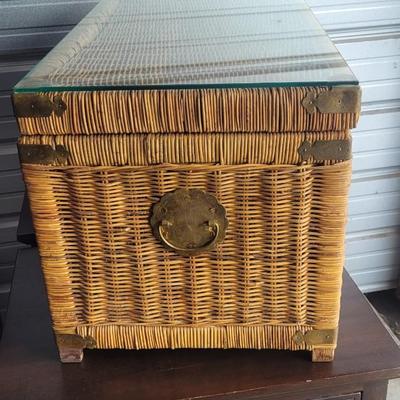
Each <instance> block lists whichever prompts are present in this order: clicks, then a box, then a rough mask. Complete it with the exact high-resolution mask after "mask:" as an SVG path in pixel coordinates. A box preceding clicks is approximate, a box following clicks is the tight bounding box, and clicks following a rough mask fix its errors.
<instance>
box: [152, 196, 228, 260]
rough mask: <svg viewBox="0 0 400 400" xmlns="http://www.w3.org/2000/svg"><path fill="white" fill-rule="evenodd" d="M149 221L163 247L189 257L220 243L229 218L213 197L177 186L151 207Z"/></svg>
mask: <svg viewBox="0 0 400 400" xmlns="http://www.w3.org/2000/svg"><path fill="white" fill-rule="evenodd" d="M150 224H151V226H152V229H153V234H154V236H155V237H156V238H157V239H158V240H160V241H161V243H163V245H164V246H165V247H166V248H168V249H170V250H174V251H176V252H177V253H179V254H182V255H190V256H191V255H197V254H199V253H202V252H204V251H210V250H213V249H214V248H215V246H216V245H217V244H218V243H220V242H222V241H223V239H224V237H225V231H226V229H227V227H228V220H227V219H226V212H225V208H224V207H223V206H222V205H221V204H219V203H218V201H217V199H216V198H215V197H214V196H212V195H210V194H208V193H205V192H203V191H202V190H199V189H177V190H175V191H174V192H171V193H167V194H166V195H164V196H163V197H162V198H161V200H160V201H159V202H158V203H156V204H155V205H154V206H153V213H152V217H151V220H150Z"/></svg>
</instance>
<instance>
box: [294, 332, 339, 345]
mask: <svg viewBox="0 0 400 400" xmlns="http://www.w3.org/2000/svg"><path fill="white" fill-rule="evenodd" d="M337 334H338V330H337V329H314V330H311V331H307V332H306V333H303V332H301V331H298V332H296V333H295V334H294V335H293V337H292V339H293V341H294V342H295V343H296V344H297V345H299V346H300V345H302V344H303V343H305V344H306V345H307V346H323V345H335V344H336V342H337Z"/></svg>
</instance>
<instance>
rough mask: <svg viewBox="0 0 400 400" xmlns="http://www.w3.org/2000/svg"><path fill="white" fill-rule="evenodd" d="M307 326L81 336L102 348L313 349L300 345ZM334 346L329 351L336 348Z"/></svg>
mask: <svg viewBox="0 0 400 400" xmlns="http://www.w3.org/2000/svg"><path fill="white" fill-rule="evenodd" d="M311 329H312V327H311V326H306V325H296V324H288V325H264V324H263V325H222V326H212V325H210V326H206V325H205V326H192V325H179V326H163V325H156V326H152V325H140V324H135V325H132V324H125V325H113V324H111V325H79V326H78V328H77V333H78V334H79V335H80V336H82V337H86V336H89V337H91V338H93V339H94V340H95V342H96V347H97V348H100V349H115V348H117V349H165V348H169V349H171V348H172V349H175V348H202V349H208V348H212V349H215V348H223V349H228V348H239V349H284V350H312V346H311V345H307V344H306V343H300V344H299V343H296V341H294V340H293V337H294V335H295V334H296V333H297V332H302V333H305V332H307V331H309V330H311ZM335 347H336V346H335V345H330V346H329V348H335Z"/></svg>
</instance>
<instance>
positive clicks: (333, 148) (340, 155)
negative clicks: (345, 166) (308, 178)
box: [297, 140, 351, 161]
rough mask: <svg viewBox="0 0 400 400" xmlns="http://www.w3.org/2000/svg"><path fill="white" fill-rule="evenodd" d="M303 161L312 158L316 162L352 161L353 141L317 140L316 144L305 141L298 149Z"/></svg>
mask: <svg viewBox="0 0 400 400" xmlns="http://www.w3.org/2000/svg"><path fill="white" fill-rule="evenodd" d="M297 152H298V153H299V156H300V158H301V161H307V160H308V159H310V158H311V157H312V158H313V159H314V160H315V161H327V160H336V161H339V160H340V161H345V160H350V159H351V140H317V141H315V142H314V143H311V142H309V141H308V140H305V141H304V142H303V143H302V144H301V145H300V147H299V148H298V149H297Z"/></svg>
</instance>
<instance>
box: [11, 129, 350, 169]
mask: <svg viewBox="0 0 400 400" xmlns="http://www.w3.org/2000/svg"><path fill="white" fill-rule="evenodd" d="M350 139H351V135H350V132H349V131H344V132H310V133H265V132H261V133H193V134H182V133H170V134H167V133H164V134H134V135H129V134H121V135H113V134H109V135H79V136H73V135H40V136H39V135H34V136H26V135H25V136H22V137H21V138H20V140H19V143H20V144H45V145H50V146H52V147H53V148H54V147H55V146H56V145H62V146H64V147H65V149H66V150H67V151H68V154H69V156H68V158H67V159H66V162H65V165H77V166H85V165H86V166H100V165H109V166H124V165H132V166H135V165H136V166H139V165H152V164H163V163H167V164H189V163H190V164H191V163H218V164H225V165H226V164H232V165H234V164H245V165H246V164H275V165H279V164H299V163H301V162H303V161H304V160H302V158H301V157H300V154H299V148H300V146H301V145H302V143H303V142H304V141H308V142H310V143H311V144H313V143H314V142H316V141H319V140H324V141H329V140H350ZM335 161H338V160H330V161H325V162H324V164H331V163H333V162H335ZM306 162H307V163H313V162H315V160H314V159H313V158H312V157H310V158H309V159H308V160H306ZM60 163H61V162H60Z"/></svg>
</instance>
